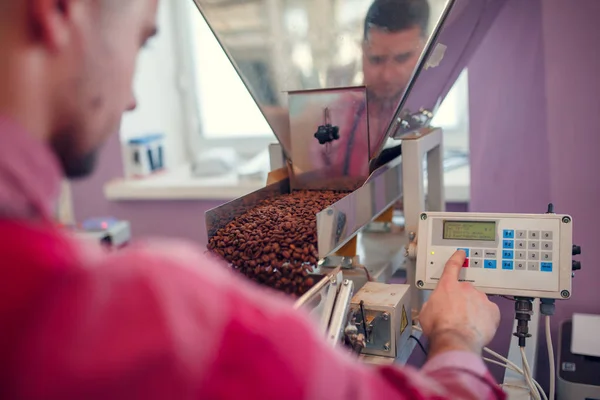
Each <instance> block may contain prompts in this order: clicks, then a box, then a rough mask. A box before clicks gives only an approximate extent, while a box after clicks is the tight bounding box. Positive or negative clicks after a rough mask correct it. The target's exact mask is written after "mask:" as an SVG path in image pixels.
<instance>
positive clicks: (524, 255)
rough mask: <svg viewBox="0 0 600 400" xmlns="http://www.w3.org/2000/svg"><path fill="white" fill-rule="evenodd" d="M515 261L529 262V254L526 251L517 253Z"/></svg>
mask: <svg viewBox="0 0 600 400" xmlns="http://www.w3.org/2000/svg"><path fill="white" fill-rule="evenodd" d="M515 259H516V260H527V252H526V251H515Z"/></svg>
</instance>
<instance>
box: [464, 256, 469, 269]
mask: <svg viewBox="0 0 600 400" xmlns="http://www.w3.org/2000/svg"><path fill="white" fill-rule="evenodd" d="M468 267H469V259H468V258H467V259H465V261H464V262H463V268H468Z"/></svg>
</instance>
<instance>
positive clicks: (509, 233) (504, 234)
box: [502, 229, 515, 239]
mask: <svg viewBox="0 0 600 400" xmlns="http://www.w3.org/2000/svg"><path fill="white" fill-rule="evenodd" d="M502 237H503V238H504V239H514V238H515V231H513V230H512V229H505V230H504V231H503V232H502Z"/></svg>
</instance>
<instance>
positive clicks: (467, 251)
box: [456, 249, 469, 257]
mask: <svg viewBox="0 0 600 400" xmlns="http://www.w3.org/2000/svg"><path fill="white" fill-rule="evenodd" d="M456 250H462V251H464V252H465V253H467V257H469V249H456Z"/></svg>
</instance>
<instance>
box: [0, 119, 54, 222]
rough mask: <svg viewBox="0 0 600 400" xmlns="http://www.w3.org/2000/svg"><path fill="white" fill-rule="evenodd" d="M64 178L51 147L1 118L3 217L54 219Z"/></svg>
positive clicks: (0, 201)
mask: <svg viewBox="0 0 600 400" xmlns="http://www.w3.org/2000/svg"><path fill="white" fill-rule="evenodd" d="M61 179H62V173H61V168H60V166H59V163H58V160H57V159H56V157H55V156H54V155H53V153H52V151H51V150H50V148H49V147H48V145H46V144H45V143H43V142H42V141H40V140H37V139H36V138H34V137H33V136H32V135H31V134H29V133H28V132H26V131H25V129H23V128H22V127H21V126H19V125H18V124H17V123H16V122H14V121H11V120H10V119H8V118H5V117H2V116H0V214H4V215H9V216H11V217H13V216H14V217H16V218H36V219H38V218H42V219H51V218H52V215H53V214H54V207H55V205H56V200H57V199H58V196H59V194H60V184H61Z"/></svg>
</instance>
